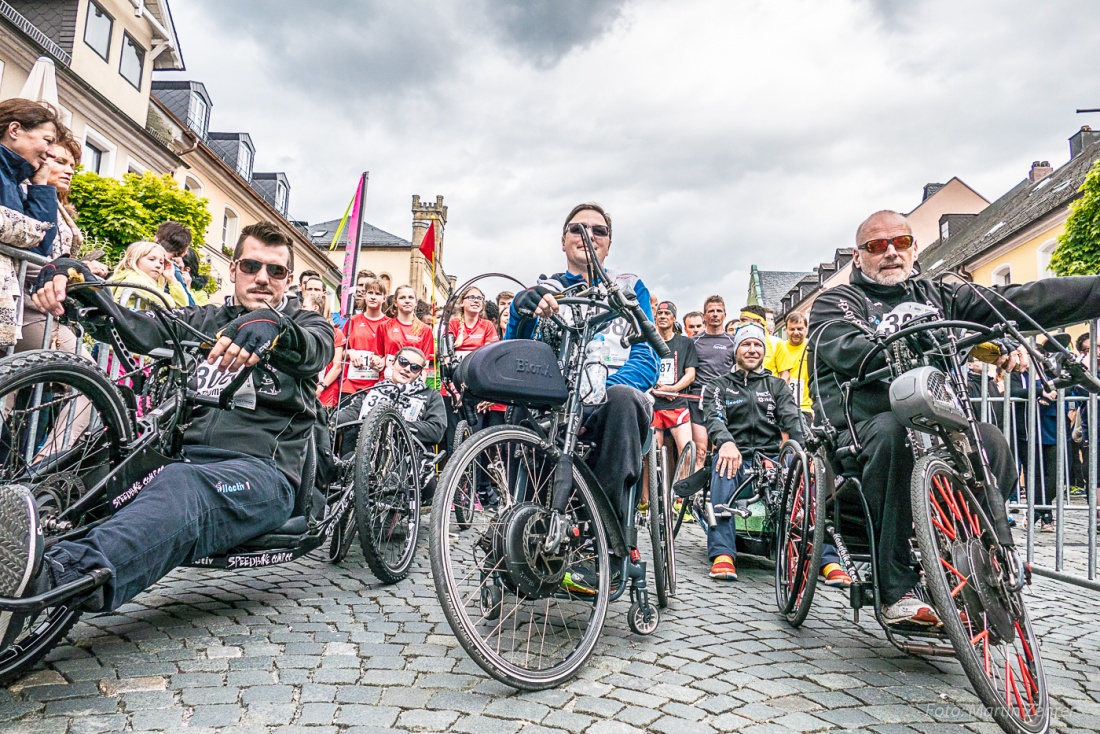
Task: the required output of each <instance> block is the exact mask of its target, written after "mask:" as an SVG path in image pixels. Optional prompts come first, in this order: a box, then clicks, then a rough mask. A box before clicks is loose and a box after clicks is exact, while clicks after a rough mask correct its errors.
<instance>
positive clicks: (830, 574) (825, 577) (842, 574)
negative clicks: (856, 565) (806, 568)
mask: <svg viewBox="0 0 1100 734" xmlns="http://www.w3.org/2000/svg"><path fill="white" fill-rule="evenodd" d="M818 578H819V579H820V580H821V581H824V582H825V585H826V586H832V587H833V588H835V589H847V588H848V587H850V586H851V585H852V577H851V576H849V575H848V572H847V571H845V570H844V569H843V568H842V567H841V565H840V564H839V563H826V564H825V566H824V567H823V568H822V569H821V575H820V576H818Z"/></svg>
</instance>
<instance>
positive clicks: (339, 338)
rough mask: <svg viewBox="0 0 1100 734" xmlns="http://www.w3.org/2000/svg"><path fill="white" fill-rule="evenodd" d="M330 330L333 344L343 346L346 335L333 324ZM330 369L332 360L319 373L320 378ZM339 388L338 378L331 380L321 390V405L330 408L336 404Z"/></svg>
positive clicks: (337, 346)
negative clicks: (329, 383)
mask: <svg viewBox="0 0 1100 734" xmlns="http://www.w3.org/2000/svg"><path fill="white" fill-rule="evenodd" d="M332 330H333V332H334V335H335V344H334V346H335V347H336V348H337V349H340V348H341V347H343V346H344V345H346V344H347V342H348V339H347V337H346V336H344V332H342V331H340V329H338V328H337V327H335V326H334V327H332ZM330 369H332V362H329V364H328V367H326V368H325V371H324V372H322V373H321V378H322V379H324V377H325V375H327V374H328V371H329V370H330ZM339 390H340V380H339V379H337V380H333V381H332V384H331V385H329V386H328V387H326V388H325V389H324V390H322V391H321V405H323V406H325V407H326V408H331V407H333V406H334V405H336V400H337V398H339V396H340V395H339Z"/></svg>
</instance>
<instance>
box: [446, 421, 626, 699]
mask: <svg viewBox="0 0 1100 734" xmlns="http://www.w3.org/2000/svg"><path fill="white" fill-rule="evenodd" d="M547 449H548V447H547V446H546V445H545V444H544V443H543V441H542V439H540V438H539V437H538V436H537V435H536V434H535V433H534V432H533V431H531V430H529V429H526V428H518V427H515V426H496V427H493V428H488V429H486V430H483V431H479V432H478V433H477V434H475V435H474V436H473V438H471V439H470V440H469V441H468V442H466V443H464V444H463V446H462V448H461V449H460V450H459V452H458V454H457V455H455V456H452V457H451V461H450V462H449V463H448V465H447V468H446V470H445V471H444V473H443V478H442V480H441V482H440V488H439V492H440V494H439V495H438V496H439V498H440V501H439V502H437V503H436V504H435V505H434V508H435V509H434V510H433V512H432V516H431V537H430V546H429V549H430V552H429V555H430V559H431V567H432V577H433V580H434V583H435V588H436V595H437V596H438V598H439V602H440V606H442V608H443V614H444V617H445V618H446V619H447V622H448V624H449V625H450V626H451V629H452V630H453V631H454V634H455V636H456V637H457V638H458V641H459V644H460V645H462V647H463V649H464V650H466V652H467V654H469V656H470V657H471V658H472V659H473V660H474V662H475V663H477V665H478V666H479V667H480V668H481V669H482V670H484V671H485V672H486V673H488V674H489V675H490V676H491V677H493V678H494V679H496V680H498V681H500V682H501V683H504V684H505V685H507V686H510V687H512V688H516V689H520V690H543V689H546V688H551V687H554V686H558V685H560V684H561V683H563V682H565V681H567V680H569V679H570V678H573V677H574V676H575V675H576V674H577V673H578V671H579V670H580V668H581V666H583V665H584V663H585V662H586V661H587V660H588V658H589V657H590V656H591V655H592V652H593V650H594V649H595V646H596V643H597V642H598V641H599V638H600V633H601V631H602V629H603V624H604V620H605V618H606V616H607V607H608V599H609V591H610V576H611V573H610V571H611V569H610V564H609V559H608V544H607V535H606V530H605V527H604V524H603V523H604V521H603V518H602V516H601V515H600V513H599V510H598V507H599V505H597V503H596V498H595V495H594V494H593V493H592V489H591V488H590V487H589V486H588V484H587V482H586V481H585V479H584V476H583V475H582V474H581V472H580V470H579V469H578V468H576V467H574V469H573V485H572V493H571V495H570V501H569V503H568V504H567V508H566V511H567V513H568V514H570V515H573V516H575V517H577V518H578V521H577V523H576V527H577V528H578V529H582V528H583V530H581V532H583V533H584V535H583V536H581V537H580V538H578V539H577V540H575V541H574V544H573V545H572V546H571V547H572V548H575V549H581V550H583V549H585V548H588V550H583V553H581V552H579V551H577V552H574V551H568V552H569V553H570V554H571V555H568V556H567V557H566V558H565V559H564V560H563V561H560V562H558V561H552V559H546V558H545V557H544V558H543V560H544V561H545V562H546V564H547V566H546V567H550V563H551V562H553V563H558V567H559V570H560V567H564V568H567V569H568V568H572V567H573V565H572V564H573V563H574V562H576V561H581V560H591V562H592V563H593V564H594V570H595V578H596V580H597V586H596V589H595V591H596V593H595V594H594V595H593V596H591V597H583V598H582V597H579V596H578V595H576V594H570V593H566V592H560V591H556V588H557V587H555V591H553V592H550V593H547V594H546V595H545V596H539V597H538V598H534V597H535V595H534V594H531V595H529V596H527V597H526V598H525V597H524V596H522V595H521V594H519V593H517V587H516V582H515V577H514V576H513V574H512V573H511V570H510V569H511V568H512V567H509V566H507V565H506V563H505V561H503V560H499V559H498V558H497V557H496V555H495V553H496V551H495V550H486V546H487V545H488V544H497V543H500V542H502V541H501V540H499V539H500V538H502V537H503V536H506V535H508V533H509V531H510V528H511V527H515V525H514V523H516V522H517V518H519V519H520V520H522V517H521V516H520V513H521V512H523V513H527V514H528V516H535V517H536V519H537V513H538V512H541V509H538V508H545V507H546V504H547V503H548V502H549V493H550V487H551V486H552V485H553V470H552V467H553V466H554V465H556V463H557V460H556V458H553V455H552V453H551V452H550V451H548V450H547ZM475 467H476V468H477V470H478V471H481V472H484V474H485V476H486V477H487V478H488V479H489V481H492V482H494V484H495V489H497V490H498V491H499V493H500V506H499V507H498V508H496V509H493V510H484V509H482V510H478V509H477V508H475V514H474V517H473V518H472V522H471V526H470V529H469V530H467V531H466V532H463V533H458V532H454V529H453V527H452V522H453V520H452V518H453V513H451V512H450V511H449V509H444V508H450V506H451V503H452V502H453V501H454V494H455V492H456V490H457V485H458V483H459V482H460V481H461V480H462V477H463V475H465V474H467V473H469V472H470V471H471V470H472V469H473V468H475ZM531 508H535V509H531ZM509 518H512V520H511V522H512V523H513V524H512V525H509ZM529 527H532V528H533V527H534V523H530V524H529ZM524 537H525V538H526V537H527V536H526V535H525V536H524ZM540 547H541V546H537V545H536V546H535V547H534V548H535V549H536V550H537V549H538V548H540ZM513 567H515V566H513ZM530 568H531V566H526V567H523V566H520V567H518V571H519V572H522V573H530ZM550 578H551V579H553V578H556V577H554V576H550ZM509 579H511V582H510V583H511V584H512V585H511V586H509V585H508V583H509ZM486 600H487V601H486ZM552 606H553V608H552V609H551V607H552ZM551 620H554V624H550V621H551ZM509 627H510V628H509ZM562 629H563V630H564V632H563V633H558V630H562ZM525 634H531V635H535V634H541V635H542V638H541V640H540V641H538V642H534V643H530V642H527V638H525V637H524V635H525ZM524 644H526V647H524ZM513 645H515V646H513Z"/></svg>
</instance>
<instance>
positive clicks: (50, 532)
mask: <svg viewBox="0 0 1100 734" xmlns="http://www.w3.org/2000/svg"><path fill="white" fill-rule="evenodd" d="M112 285H116V284H112ZM125 285H127V286H131V285H132V287H135V288H142V287H143V286H141V285H140V284H125ZM102 287H105V286H104V284H103V283H101V282H95V283H81V284H73V285H70V288H69V292H70V293H74V292H77V291H78V290H80V289H82V288H102ZM147 290H148V289H147ZM150 293H152V299H151V300H152V301H153V304H152V307H151V310H152V314H153V318H156V319H158V320H159V322H160V323H161V324H162V325H163V326H164V328H165V329H166V331H167V333H169V334H170V335H171V338H170V339H168V340H167V342H166V346H165V347H163V348H158V349H155V350H152V351H151V353H150V354H149V355H147V358H146V359H145V360H144V361H141V362H139V361H138V360H137V359H136V358H135V356H134V355H133V354H132V353H131V352H130V351H129V350H128V349H127V348H126V347H125V345H124V344H123V343H122V341H121V339H120V338H119V336H118V334H117V331H115V330H114V327H113V326H111V325H110V322H109V320H108V319H107V317H106V316H105V314H103V313H101V312H99V310H98V309H95V308H94V307H80V306H78V305H77V304H76V303H75V302H74V301H73V300H71V299H70V300H69V301H67V302H66V304H65V308H66V318H67V319H68V320H69V321H70V322H71V323H73V324H74V326H75V327H76V328H78V329H80V324H81V323H82V322H83V323H92V322H98V323H99V325H100V326H101V327H102V329H101V330H102V331H106V332H107V333H108V334H109V335H110V336H109V340H108V344H109V345H110V347H111V348H112V352H113V355H114V359H116V360H117V361H118V362H119V364H120V367H121V374H120V376H119V378H118V381H115V380H112V379H110V378H108V377H107V375H106V374H104V373H103V372H102V371H101V370H100V369H99V368H98V367H97V366H96V365H95V364H94V363H93V362H92V361H90V360H88V359H85V358H82V357H79V356H76V355H73V354H67V353H63V352H57V351H49V350H38V351H32V352H26V353H23V354H17V355H14V356H11V357H7V358H5V359H3V360H0V483H2V484H3V485H15V484H19V485H23V486H25V487H26V488H27V489H28V490H29V491H30V492H31V494H32V495H33V496H34V498H35V501H36V503H37V507H38V514H39V520H40V527H41V529H42V533H43V537H44V545H45V547H46V549H49V548H50V547H51V546H52V545H54V544H55V543H57V542H60V541H62V540H76V539H79V538H80V537H82V536H83V535H85V534H86V533H87V532H88V531H89V530H91V529H92V528H93V527H95V526H97V525H99V524H101V523H103V522H104V521H106V520H107V519H108V518H109V517H110V516H111V515H113V514H114V513H115V512H117V511H118V510H119V509H121V508H123V507H125V506H126V505H127V504H129V503H130V502H131V501H133V499H134V498H135V497H136V496H137V495H138V494H139V493H140V492H141V490H142V488H143V487H144V486H145V485H147V484H148V483H149V481H150V480H151V479H152V478H153V477H155V476H156V475H157V474H158V473H159V472H160V471H161V470H162V469H163V468H164V467H165V466H167V465H169V464H171V463H175V462H177V461H179V460H180V458H179V457H180V452H181V448H182V439H183V433H184V430H185V429H186V428H187V426H188V424H189V423H190V422H191V417H192V414H193V412H194V410H195V408H196V407H198V406H206V407H209V408H216V409H220V410H231V409H233V406H234V402H235V401H237V400H240V399H241V396H242V394H243V393H246V392H248V390H249V389H250V386H251V384H252V383H251V378H252V377H253V376H254V375H255V376H258V377H259V379H260V380H263V379H265V377H264V376H263V372H262V371H263V370H264V369H265V368H266V364H265V361H264V360H261V362H260V363H259V364H258V365H256V366H255V367H252V368H244V369H242V370H241V371H240V372H238V373H237V374H236V375H235V376H231V375H224V374H221V373H216V372H213V371H212V370H211V371H207V374H206V375H205V379H206V381H205V383H204V385H203V387H202V388H199V387H198V385H197V383H196V382H195V380H196V377H197V375H198V373H199V370H200V369H201V367H202V366H203V365H204V362H205V355H206V352H207V351H209V349H210V347H211V345H212V344H213V343H214V339H213V338H212V337H210V336H209V335H206V334H203V333H201V332H199V331H197V330H195V329H194V328H193V327H191V326H190V325H189V324H187V323H185V322H183V321H182V320H181V319H179V318H178V317H177V316H175V315H174V314H173V313H172V312H171V311H170V310H169V309H167V308H164V307H161V306H160V305H159V304H158V303H157V299H158V298H162V296H161V295H160V294H157V293H156V292H155V291H151V290H150ZM120 383H124V384H120ZM251 389H253V390H254V388H251ZM218 391H220V392H218ZM254 394H255V393H254V392H253V395H254ZM245 398H246V399H247V395H245ZM139 406H141V407H140V409H139ZM319 407H320V406H319V405H318V408H319ZM371 418H372V422H371V425H370V426H367V427H366V429H365V430H363V431H362V434H361V440H360V442H359V445H358V447H357V450H356V452H355V456H354V457H353V458H352V459H351V460H349V461H340V460H337V461H335V467H336V471H335V472H333V473H334V474H335V476H334V477H333V476H328V477H324V476H320V475H321V474H322V473H323V472H322V471H320V470H319V469H318V459H319V458H324V457H321V456H320V452H329V451H330V450H331V447H330V446H329V445H328V443H327V437H326V436H325V432H324V431H323V430H320V426H318V430H315V431H313V433H312V434H311V435H310V436H309V438H308V439H307V445H306V451H305V456H304V461H303V464H304V465H303V470H302V482H301V484H300V485H299V486H298V487H297V488H296V492H295V500H294V508H293V511H292V513H291V517H290V518H289V519H288V520H287V521H286V522H285V523H284V524H283V525H282V526H281V527H279V528H277V529H276V530H274V531H272V532H269V533H266V534H264V535H261V536H259V537H256V538H252V539H251V540H249V541H247V542H245V543H243V544H242V545H241V546H239V547H237V548H233V549H230V550H228V551H227V552H225V553H222V554H218V555H213V556H208V557H204V558H195V559H192V560H191V561H190V562H189V563H188V564H186V565H189V566H194V567H200V568H218V569H225V570H228V571H236V570H239V569H248V568H255V567H262V566H271V565H276V564H282V563H287V562H289V561H292V560H294V559H296V558H299V557H301V556H303V555H305V554H307V553H309V552H311V551H313V550H314V549H316V548H318V547H320V546H321V545H322V544H323V543H324V542H325V540H326V539H327V538H329V537H330V536H331V535H332V534H333V532H334V530H335V529H336V528H337V527H339V526H340V525H341V523H342V522H343V521H344V520H345V519H346V518H347V517H348V515H349V510H350V509H351V508H352V507H353V506H354V507H355V508H356V517H357V520H358V526H359V529H360V533H359V535H360V540H361V544H362V546H363V549H364V554H365V555H366V556H367V558H368V563H370V565H371V568H372V570H375V571H376V573H377V575H378V576H379V579H380V580H382V581H383V582H387V583H392V582H395V581H397V580H400V579H401V578H403V577H404V576H405V575H406V574H407V573H408V568H409V565H410V564H411V559H412V550H411V546H413V545H414V544H415V542H416V534H415V529H416V527H417V524H418V522H419V505H420V503H419V499H418V484H417V482H416V477H415V475H411V474H409V473H408V471H407V462H402V461H400V452H401V441H402V440H403V438H402V437H403V436H405V435H406V434H407V429H406V428H405V427H404V422H403V420H402V419H401V417H400V416H399V415H397V414H396V412H395V411H393V410H392V409H388V408H387V409H384V410H381V411H376V412H375V413H373V414H372V416H371ZM383 435H384V436H389V437H391V439H392V440H389V441H377V443H375V441H376V440H377V437H378V436H383ZM319 444H320V445H319ZM326 479H327V480H330V481H325V480H326ZM399 498H400V499H399ZM379 518H381V519H379ZM398 524H404V525H405V527H407V528H408V530H409V532H407V533H405V534H404V535H403V536H398V535H396V534H394V533H392V532H391V533H390V537H389V538H388V539H387V538H382V537H380V536H379V534H377V533H375V532H373V530H372V529H373V528H375V527H379V526H381V527H394V526H396V525H398ZM372 557H374V558H376V559H377V561H378V562H377V564H375V563H372V562H370V559H371V558H372ZM109 579H110V571H108V570H106V569H97V570H95V571H93V572H91V573H89V574H86V575H84V576H82V577H81V578H79V579H77V580H76V581H73V582H70V583H66V584H63V585H60V586H57V587H55V588H53V589H51V590H49V591H47V592H45V593H43V594H39V595H36V596H28V597H25V598H19V599H12V598H2V599H0V611H5V612H12V613H15V614H18V615H20V616H22V617H23V618H24V621H23V623H22V628H21V629H20V630H19V632H18V633H17V635H16V636H15V638H14V641H13V642H12V644H11V645H9V646H8V647H7V649H5V650H2V651H0V684H3V683H5V682H9V681H11V680H13V679H15V678H17V677H19V676H20V675H21V674H22V673H23V672H24V671H26V670H27V669H28V668H30V667H31V666H32V665H34V664H35V663H36V662H37V661H38V660H40V659H41V658H42V657H43V656H44V655H45V654H46V653H47V652H49V650H50V649H52V648H53V647H54V646H55V645H57V644H58V643H59V642H61V640H62V639H63V638H64V637H65V635H66V634H67V632H68V631H69V629H71V628H72V626H73V625H74V624H75V623H76V622H77V619H78V618H79V617H80V615H81V613H82V610H81V604H82V603H83V602H84V601H86V600H87V598H88V597H89V596H90V595H91V594H93V593H95V590H96V589H97V588H98V587H100V586H102V585H103V584H105V583H106V582H107V581H108V580H109Z"/></svg>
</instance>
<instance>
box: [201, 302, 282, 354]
mask: <svg viewBox="0 0 1100 734" xmlns="http://www.w3.org/2000/svg"><path fill="white" fill-rule="evenodd" d="M285 332H286V326H285V324H284V319H283V316H282V314H280V313H279V312H278V311H273V310H272V309H270V308H261V309H258V310H256V311H249V312H248V313H246V314H241V315H240V316H238V317H237V318H235V319H233V320H232V321H230V322H229V323H228V324H226V325H225V326H224V327H222V329H221V331H219V332H218V334H217V336H218V337H223V336H227V337H229V338H230V339H231V340H232V341H233V343H234V344H236V345H237V346H239V347H240V348H241V349H244V350H246V351H248V352H251V353H252V354H256V353H261V354H262V353H263V352H266V351H268V350H270V349H272V348H273V347H274V346H275V344H276V343H278V341H279V337H281V336H282V335H283V333H285Z"/></svg>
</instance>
